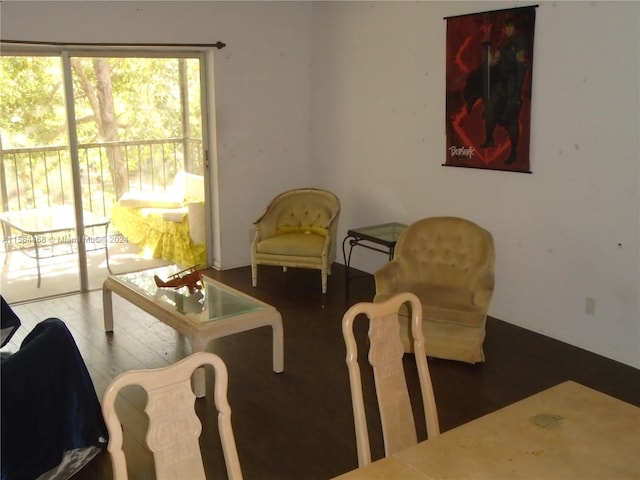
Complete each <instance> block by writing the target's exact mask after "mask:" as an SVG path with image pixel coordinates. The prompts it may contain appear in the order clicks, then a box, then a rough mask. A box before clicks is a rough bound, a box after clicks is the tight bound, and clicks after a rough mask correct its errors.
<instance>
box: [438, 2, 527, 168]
mask: <svg viewBox="0 0 640 480" xmlns="http://www.w3.org/2000/svg"><path fill="white" fill-rule="evenodd" d="M535 9H536V6H531V7H519V8H512V9H506V10H493V11H489V12H482V13H474V14H468V15H459V16H455V17H447V18H445V20H446V21H447V67H446V70H447V72H446V73H447V80H446V88H447V119H446V123H447V156H446V162H445V163H444V165H445V166H454V167H472V168H486V169H492V170H507V171H512V172H525V173H531V171H530V168H529V143H530V142H529V141H530V126H531V71H532V65H533V33H534V26H535V14H536V10H535Z"/></svg>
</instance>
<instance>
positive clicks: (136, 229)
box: [111, 204, 207, 266]
mask: <svg viewBox="0 0 640 480" xmlns="http://www.w3.org/2000/svg"><path fill="white" fill-rule="evenodd" d="M166 212H167V210H165V209H161V208H131V207H122V206H120V205H117V204H116V205H114V207H113V213H112V217H111V224H112V225H113V226H114V227H115V228H116V229H117V230H118V231H119V232H120V233H121V234H122V235H124V236H125V237H126V238H127V240H128V241H129V242H130V243H133V244H135V245H137V246H139V247H140V248H142V249H143V251H144V254H145V255H150V256H152V257H153V258H163V259H165V260H169V261H170V262H174V263H177V264H181V265H185V266H192V265H202V266H204V265H206V261H207V252H206V246H205V245H203V244H194V243H193V241H192V240H191V236H190V235H189V221H188V218H187V213H186V210H185V212H184V215H183V216H182V220H181V221H180V222H174V221H168V220H164V219H163V213H166ZM172 212H175V210H172ZM172 215H173V213H172Z"/></svg>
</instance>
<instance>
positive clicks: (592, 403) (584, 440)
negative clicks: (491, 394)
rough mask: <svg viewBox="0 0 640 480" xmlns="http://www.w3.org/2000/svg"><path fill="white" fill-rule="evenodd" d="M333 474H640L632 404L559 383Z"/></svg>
mask: <svg viewBox="0 0 640 480" xmlns="http://www.w3.org/2000/svg"><path fill="white" fill-rule="evenodd" d="M336 479H340V480H377V479H379V480H383V479H384V480H394V479H398V480H417V479H423V480H424V479H430V480H436V479H437V480H444V479H449V480H450V479H486V480H503V479H504V480H514V479H535V480H539V479H544V480H553V479H557V480H574V479H575V480H578V479H580V480H586V479H598V480H601V479H607V480H620V479H640V408H638V407H637V406H635V405H632V404H630V403H627V402H624V401H622V400H619V399H617V398H614V397H612V396H609V395H607V394H604V393H602V392H599V391H597V390H594V389H592V388H589V387H587V386H584V385H581V384H579V383H576V382H574V381H566V382H564V383H561V384H559V385H556V386H553V387H551V388H549V389H546V390H543V391H541V392H539V393H536V394H534V395H531V396H529V397H527V398H524V399H522V400H520V401H518V402H516V403H514V404H512V405H509V406H506V407H504V408H501V409H500V410H497V411H495V412H492V413H489V414H487V415H485V416H482V417H480V418H478V419H475V420H473V421H471V422H468V423H465V424H463V425H461V426H459V427H456V428H453V429H451V430H448V431H446V432H444V433H442V434H441V435H439V436H436V437H434V438H431V439H427V440H425V441H422V442H419V443H417V444H416V445H414V446H412V447H409V448H407V449H405V450H402V451H399V452H396V453H394V454H392V455H389V456H387V457H385V458H383V459H380V460H377V461H375V462H373V463H371V464H369V465H365V466H362V467H359V468H357V469H355V470H352V471H350V472H347V473H345V474H343V475H340V476H338V477H336Z"/></svg>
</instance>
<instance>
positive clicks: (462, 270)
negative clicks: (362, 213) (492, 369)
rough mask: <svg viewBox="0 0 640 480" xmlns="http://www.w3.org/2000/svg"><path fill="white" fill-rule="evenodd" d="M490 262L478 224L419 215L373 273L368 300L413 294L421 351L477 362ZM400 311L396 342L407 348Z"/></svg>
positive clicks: (487, 241)
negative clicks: (422, 339)
mask: <svg viewBox="0 0 640 480" xmlns="http://www.w3.org/2000/svg"><path fill="white" fill-rule="evenodd" d="M494 263H495V249H494V244H493V236H492V235H491V233H489V232H488V231H487V230H485V229H484V228H482V227H480V226H479V225H476V224H475V223H473V222H471V221H469V220H465V219H463V218H457V217H430V218H424V219H422V220H418V221H417V222H415V223H413V224H412V225H410V226H409V227H407V228H406V229H405V230H404V231H403V232H402V234H401V235H400V238H399V239H398V242H397V244H396V247H395V256H394V259H393V260H392V261H391V262H389V263H388V264H386V265H385V266H383V267H382V268H381V269H380V270H378V271H377V272H376V273H375V275H374V278H375V284H376V296H375V299H374V301H376V302H379V301H384V300H386V299H388V298H390V297H392V296H393V295H395V294H397V293H399V292H404V291H407V292H412V293H414V294H415V295H417V296H418V298H419V299H420V302H421V304H422V319H423V321H422V326H423V331H424V337H425V351H426V353H427V355H428V356H431V357H437V358H445V359H451V360H461V361H464V362H468V363H476V362H482V361H484V358H485V357H484V351H483V348H482V345H483V343H484V338H485V324H486V318H487V312H488V310H489V303H490V301H491V297H492V295H493V290H494V273H493V268H494ZM403 315H404V316H405V317H406V321H403V322H402V323H401V330H402V331H401V335H402V341H403V345H404V348H405V351H406V352H411V351H412V345H413V339H412V338H411V334H410V330H409V317H408V312H407V311H406V310H405V311H404V312H403Z"/></svg>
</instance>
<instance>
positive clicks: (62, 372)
mask: <svg viewBox="0 0 640 480" xmlns="http://www.w3.org/2000/svg"><path fill="white" fill-rule="evenodd" d="M3 313H4V312H3ZM0 377H1V382H2V385H1V386H2V388H1V397H2V398H1V400H2V403H1V404H0V406H1V413H2V419H1V421H2V423H1V426H2V427H1V428H2V438H1V441H2V443H1V450H2V458H1V460H0V461H1V465H2V480H30V479H33V478H36V477H38V476H39V475H41V474H42V473H44V472H46V471H48V470H50V469H51V468H53V467H55V466H56V465H58V464H59V463H60V461H61V460H62V457H63V453H64V452H65V451H67V450H70V449H76V448H84V447H89V446H92V445H93V446H101V447H102V446H104V445H105V441H106V439H107V431H106V427H105V424H104V420H103V418H102V412H101V409H100V403H99V401H98V397H97V395H96V392H95V389H94V386H93V382H92V381H91V377H90V376H89V372H88V370H87V367H86V365H85V363H84V361H83V359H82V357H81V355H80V352H79V350H78V347H77V345H76V343H75V341H74V340H73V337H72V336H71V333H70V332H69V330H68V329H67V327H66V325H65V324H64V322H62V321H61V320H59V319H57V318H48V319H46V320H44V321H42V322H40V323H39V324H37V325H36V326H35V328H34V329H33V330H32V331H31V332H30V333H29V335H27V337H26V338H25V339H24V341H23V342H22V345H21V347H20V350H19V351H18V352H16V353H14V354H13V355H11V356H10V357H8V358H6V359H4V360H3V361H2V364H1V371H0Z"/></svg>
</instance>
